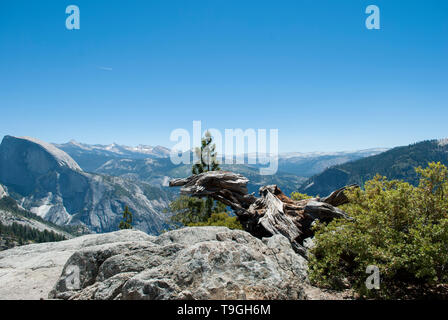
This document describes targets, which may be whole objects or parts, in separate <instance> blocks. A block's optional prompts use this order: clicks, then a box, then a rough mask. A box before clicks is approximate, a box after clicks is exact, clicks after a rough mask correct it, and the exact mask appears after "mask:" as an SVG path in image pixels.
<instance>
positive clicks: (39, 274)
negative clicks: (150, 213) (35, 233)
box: [0, 230, 154, 300]
mask: <svg viewBox="0 0 448 320" xmlns="http://www.w3.org/2000/svg"><path fill="white" fill-rule="evenodd" d="M153 239H154V237H152V236H149V235H147V234H145V233H143V232H140V231H131V230H122V231H117V232H112V233H105V234H93V235H86V236H82V237H79V238H74V239H70V240H66V241H61V242H51V243H41V244H32V245H26V246H21V247H15V248H13V249H9V250H6V251H2V252H0V300H16V299H25V300H28V299H31V300H36V299H40V298H43V299H47V297H48V293H49V292H50V290H51V289H52V288H53V286H54V284H55V283H56V281H57V280H58V278H59V276H60V274H61V272H62V269H63V267H64V265H65V263H66V262H67V259H68V258H70V256H71V255H72V254H73V253H74V252H76V251H77V250H81V249H82V248H89V247H94V246H98V245H103V244H110V243H117V242H124V241H147V242H148V241H152V240H153Z"/></svg>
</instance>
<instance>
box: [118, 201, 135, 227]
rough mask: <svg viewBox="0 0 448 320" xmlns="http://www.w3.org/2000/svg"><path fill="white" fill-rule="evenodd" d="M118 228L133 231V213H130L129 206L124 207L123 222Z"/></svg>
mask: <svg viewBox="0 0 448 320" xmlns="http://www.w3.org/2000/svg"><path fill="white" fill-rule="evenodd" d="M118 228H120V229H121V230H123V229H132V212H131V211H129V208H128V206H125V207H124V212H123V220H122V221H120V224H119V225H118Z"/></svg>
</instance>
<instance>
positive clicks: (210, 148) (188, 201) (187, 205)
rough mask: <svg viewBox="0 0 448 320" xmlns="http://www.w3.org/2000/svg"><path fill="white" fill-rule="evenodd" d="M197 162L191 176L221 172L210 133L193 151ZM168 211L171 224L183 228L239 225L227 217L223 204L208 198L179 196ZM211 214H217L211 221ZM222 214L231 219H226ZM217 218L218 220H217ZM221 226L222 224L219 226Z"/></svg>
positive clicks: (207, 133)
mask: <svg viewBox="0 0 448 320" xmlns="http://www.w3.org/2000/svg"><path fill="white" fill-rule="evenodd" d="M195 154H196V158H197V161H196V162H195V163H194V164H193V166H192V168H191V173H192V174H201V173H203V172H208V171H219V170H221V168H220V166H219V162H218V160H217V152H216V146H215V144H214V143H213V138H212V136H211V134H210V132H208V131H207V132H206V133H205V135H204V138H202V139H201V147H200V148H196V149H195ZM170 210H171V212H173V213H174V214H173V215H172V216H171V222H174V223H175V224H182V225H185V226H193V225H201V226H205V225H217V224H219V223H223V224H225V225H232V226H233V225H236V224H237V223H238V224H239V222H238V221H233V220H236V218H232V217H229V216H228V215H229V212H228V210H227V207H226V205H225V204H223V203H221V202H219V201H216V200H214V199H212V198H210V197H205V198H203V199H198V198H194V197H188V196H180V197H179V198H177V199H176V200H174V201H173V202H171V203H170ZM213 214H219V215H217V216H215V217H213V219H212V215H213ZM222 214H224V215H225V216H227V217H229V218H231V219H230V220H228V219H226V218H225V217H224V216H223V215H222ZM218 217H219V219H218ZM221 225H222V224H221Z"/></svg>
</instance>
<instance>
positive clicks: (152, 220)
mask: <svg viewBox="0 0 448 320" xmlns="http://www.w3.org/2000/svg"><path fill="white" fill-rule="evenodd" d="M0 183H2V184H3V185H5V186H6V187H7V188H8V191H9V193H10V195H11V196H12V197H13V198H15V199H16V200H17V201H18V202H19V203H20V204H21V205H22V206H23V207H24V208H25V209H27V210H29V211H31V212H32V213H35V214H36V215H38V216H40V217H42V218H44V219H46V220H48V221H51V222H53V223H56V224H59V225H66V224H83V225H85V226H87V227H88V228H89V229H90V230H92V231H93V232H108V231H114V230H117V227H118V223H119V221H120V220H121V214H122V212H123V208H124V206H126V205H127V206H129V208H130V209H131V211H132V212H133V214H134V226H135V227H136V228H137V229H140V230H143V231H145V232H149V233H158V232H160V231H161V230H163V229H164V228H165V227H166V224H165V220H166V216H165V214H164V213H163V209H164V208H166V206H167V204H168V202H169V201H170V194H169V193H167V192H164V191H163V190H161V189H160V188H155V187H153V186H151V185H149V184H147V183H143V182H138V181H129V180H127V179H122V178H119V177H109V176H106V175H99V174H92V173H86V172H84V171H83V170H82V169H81V167H80V166H79V165H78V164H77V163H76V162H75V161H74V160H73V159H72V158H71V157H70V156H69V155H68V154H67V153H65V152H64V151H62V150H60V149H58V148H56V147H55V146H53V145H50V144H47V143H45V142H42V141H38V140H36V139H32V138H16V137H11V136H5V137H4V139H3V141H2V143H1V145H0Z"/></svg>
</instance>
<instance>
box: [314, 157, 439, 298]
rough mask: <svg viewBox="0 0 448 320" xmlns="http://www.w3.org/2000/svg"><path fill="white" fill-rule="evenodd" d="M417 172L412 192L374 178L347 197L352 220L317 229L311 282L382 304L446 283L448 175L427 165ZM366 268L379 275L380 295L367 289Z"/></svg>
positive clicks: (435, 165)
mask: <svg viewBox="0 0 448 320" xmlns="http://www.w3.org/2000/svg"><path fill="white" fill-rule="evenodd" d="M416 172H417V173H418V174H419V176H420V183H419V185H418V186H417V187H414V186H412V185H410V184H408V183H406V182H402V181H397V180H393V181H388V180H387V179H386V178H385V177H381V176H379V175H377V176H376V177H375V178H374V179H373V180H370V181H368V182H366V184H365V186H364V190H362V189H359V188H356V189H351V190H349V191H348V192H347V196H348V198H349V200H350V203H349V204H347V205H345V206H344V207H343V209H344V210H345V211H346V212H347V213H348V214H349V215H350V216H351V217H353V218H354V220H353V221H347V220H341V219H339V220H335V221H333V222H331V223H329V224H328V225H323V224H318V225H317V226H316V236H315V247H314V248H313V249H312V250H311V251H310V253H311V255H310V278H311V280H312V282H314V283H315V284H317V285H320V286H327V287H332V288H342V287H343V286H344V284H347V283H348V284H350V285H351V286H353V288H355V289H356V290H357V291H358V292H359V293H360V294H362V295H365V296H376V297H383V298H387V297H394V296H397V294H399V293H400V294H402V293H403V288H407V287H420V288H421V287H425V286H433V285H435V284H438V283H447V282H448V198H447V195H448V170H447V168H446V167H445V166H443V165H441V164H440V163H430V164H429V166H428V168H426V169H422V168H420V167H419V168H417V169H416ZM369 265H375V266H377V267H378V268H379V270H380V279H381V284H380V289H379V290H367V289H366V285H365V280H366V278H367V277H368V276H369V275H368V274H366V267H367V266H369Z"/></svg>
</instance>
